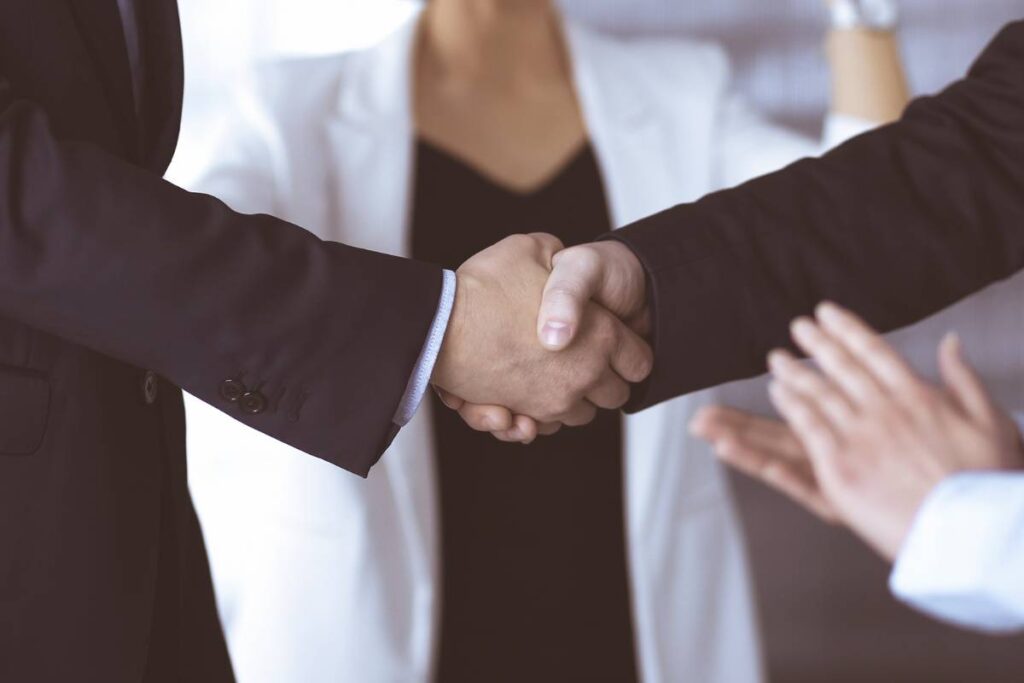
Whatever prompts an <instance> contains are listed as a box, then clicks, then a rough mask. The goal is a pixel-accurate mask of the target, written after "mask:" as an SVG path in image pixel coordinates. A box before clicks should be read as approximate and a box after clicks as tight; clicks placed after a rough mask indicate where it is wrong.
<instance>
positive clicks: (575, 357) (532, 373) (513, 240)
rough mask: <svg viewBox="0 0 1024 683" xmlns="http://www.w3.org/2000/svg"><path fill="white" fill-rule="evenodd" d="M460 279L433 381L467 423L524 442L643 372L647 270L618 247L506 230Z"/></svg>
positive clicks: (625, 388)
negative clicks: (574, 243)
mask: <svg viewBox="0 0 1024 683" xmlns="http://www.w3.org/2000/svg"><path fill="white" fill-rule="evenodd" d="M456 275H457V278H458V286H457V288H456V295H455V305H454V307H453V310H452V315H451V318H450V320H449V323H448V329H447V332H446V334H445V339H444V342H443V344H442V347H441V352H440V354H439V356H438V359H437V363H436V365H435V367H434V373H433V376H432V383H433V385H434V387H435V389H437V391H438V393H439V394H440V396H441V399H442V400H443V401H444V402H445V404H446V405H448V406H449V407H450V408H452V409H454V410H458V411H459V413H460V415H462V417H463V419H464V420H466V422H467V423H468V424H469V425H470V426H471V427H473V428H474V429H478V430H481V431H487V432H491V433H493V434H494V435H495V437H497V438H499V439H501V440H504V441H519V442H524V443H526V442H529V441H532V440H533V439H534V438H536V436H537V435H538V434H550V433H553V432H555V431H557V430H558V429H559V428H560V427H561V426H562V425H567V426H579V425H584V424H587V423H588V422H590V421H591V420H593V419H594V417H595V415H596V413H597V410H598V409H599V408H607V409H616V408H619V407H621V406H622V405H624V404H625V403H626V401H627V400H628V399H629V393H630V387H629V385H630V383H635V382H640V381H642V380H644V379H645V378H646V377H647V375H648V374H649V373H650V371H651V367H652V363H653V357H652V352H651V349H650V347H649V346H648V344H647V343H646V342H645V341H644V339H643V337H642V335H643V334H644V333H645V332H646V328H647V315H646V310H645V309H646V303H645V301H646V294H645V292H644V287H645V277H644V273H643V270H642V268H641V267H640V264H639V262H638V261H637V259H636V257H635V256H634V255H633V254H632V252H631V251H630V250H629V249H628V248H627V247H625V246H624V245H621V244H618V243H616V242H601V243H595V244H589V245H584V246H580V247H573V248H571V249H566V250H563V245H562V243H561V242H560V241H559V240H558V239H557V238H555V237H553V236H551V235H546V234H542V233H535V234H531V235H514V236H512V237H508V238H506V239H504V240H502V241H501V242H499V243H497V244H495V245H494V246H492V247H490V248H489V249H486V250H484V251H482V252H480V253H479V254H477V255H476V256H473V257H472V258H471V259H469V260H468V261H466V263H464V264H463V265H462V266H461V267H460V268H459V269H458V271H457V273H456Z"/></svg>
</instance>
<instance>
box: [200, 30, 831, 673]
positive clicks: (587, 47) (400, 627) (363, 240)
mask: <svg viewBox="0 0 1024 683" xmlns="http://www.w3.org/2000/svg"><path fill="white" fill-rule="evenodd" d="M415 25H416V19H415V18H413V19H411V20H410V21H409V22H408V23H406V24H404V25H403V26H402V27H401V28H400V29H399V30H398V31H397V32H396V33H395V34H394V35H393V36H391V37H390V38H388V39H387V40H385V41H384V42H383V43H381V44H380V45H378V46H376V47H374V48H372V49H368V50H365V51H360V52H355V53H350V54H345V55H338V56H331V57H327V58H315V59H305V60H301V61H292V62H287V63H282V64H277V65H274V66H272V67H270V68H269V69H267V70H265V71H263V72H262V73H261V75H260V76H259V77H258V78H257V79H256V81H255V82H254V83H252V84H251V87H249V88H247V91H246V96H245V97H243V98H242V103H241V104H240V106H239V110H238V111H236V112H234V114H233V116H232V117H231V118H230V119H229V122H230V126H229V128H228V129H227V132H226V134H225V137H224V139H223V140H222V144H220V145H218V146H216V147H215V148H214V149H213V150H211V152H212V153H213V154H214V155H215V157H214V158H213V160H212V163H211V164H210V166H209V168H208V172H207V173H206V175H205V179H204V180H203V181H202V182H201V183H200V188H199V189H202V190H203V191H205V192H209V193H211V194H214V195H217V196H219V197H221V198H223V199H224V200H225V201H226V202H227V203H228V204H230V205H231V206H233V207H234V208H236V209H238V210H241V211H246V212H265V213H273V214H275V215H277V216H280V217H282V218H285V219H287V220H290V221H292V222H295V223H297V224H299V225H302V226H304V227H306V228H307V229H309V230H311V231H313V232H315V233H316V234H317V235H319V236H320V237H322V238H324V239H328V240H337V241H342V242H346V243H348V244H352V245H356V246H360V247H365V248H368V249H373V250H377V251H383V252H390V253H394V254H406V253H407V252H408V249H409V244H410V235H409V215H410V194H411V193H410V181H411V175H412V173H411V169H412V168H413V164H412V161H413V159H412V155H413V150H414V142H415V137H414V129H413V116H412V106H411V82H412V81H411V78H412V76H411V65H412V54H413V51H412V46H413V42H414V35H415V31H414V27H415ZM566 35H567V39H568V45H569V52H570V54H571V58H572V65H573V75H574V77H575V84H576V87H577V89H578V95H579V100H580V103H581V105H582V111H583V116H584V118H585V121H586V126H587V129H588V131H589V133H590V139H591V142H592V144H593V147H594V149H595V151H596V155H597V158H598V160H599V162H600V166H601V171H602V174H603V178H604V182H605V184H606V191H607V197H608V202H609V204H610V210H611V215H612V217H613V220H614V223H615V224H616V225H618V226H621V225H625V224H627V223H629V222H632V221H634V220H636V219H639V218H641V217H643V216H646V215H649V214H651V213H654V212H656V211H658V210H661V209H664V208H667V207H669V206H671V205H673V204H676V203H679V202H683V201H688V200H693V199H696V198H698V197H700V196H701V195H703V194H706V193H707V192H709V191H711V190H714V189H716V188H719V187H722V186H726V185H730V184H734V183H736V182H739V181H741V180H744V179H747V178H749V177H752V176H754V175H757V174H760V173H762V172H766V171H769V170H773V169H774V168H776V167H778V166H781V165H783V164H784V163H786V162H789V161H791V160H793V159H795V158H797V157H800V156H804V155H807V154H813V153H815V152H816V151H817V149H818V145H817V142H816V141H809V140H806V139H804V138H802V137H800V136H796V135H793V134H790V133H788V132H785V131H782V130H779V129H777V128H774V127H772V126H769V125H767V124H765V123H764V122H762V121H760V120H759V119H757V117H755V116H752V115H751V114H750V113H749V112H747V111H746V110H745V109H744V108H743V107H742V106H741V105H740V104H738V103H737V101H736V100H734V99H732V98H731V97H730V96H729V93H728V84H729V66H728V63H727V60H726V58H725V56H724V54H723V52H722V51H721V50H720V49H719V48H717V47H715V46H713V45H708V44H701V43H695V42H689V41H684V40H633V41H620V40H617V39H612V38H610V37H608V36H604V35H600V34H597V33H594V32H591V31H590V30H587V29H585V28H583V27H581V26H578V25H575V24H568V25H567V26H566ZM834 128H835V127H834V126H833V129H834ZM339 352H344V350H339ZM336 380H337V381H342V382H343V381H344V378H343V377H341V378H336ZM707 397H708V394H707V393H704V394H696V395H692V396H688V397H684V398H680V399H677V400H674V401H671V402H669V403H667V404H664V405H661V406H658V407H656V408H652V409H650V410H648V411H646V412H644V413H641V414H639V415H635V416H630V417H628V418H626V424H625V432H626V446H625V477H624V480H625V486H626V510H625V511H624V514H625V515H626V520H627V533H628V539H629V540H628V554H629V558H628V559H629V576H630V579H631V589H632V604H633V620H634V630H635V634H636V638H637V648H636V650H637V653H638V658H639V663H638V665H639V669H640V672H641V675H642V679H643V680H644V681H647V682H649V683H658V682H670V681H683V680H688V681H700V682H701V683H749V682H755V681H760V680H762V678H763V674H762V662H761V654H760V651H759V644H758V638H757V630H756V623H755V622H756V619H755V611H754V606H753V601H752V597H751V589H750V585H749V581H748V575H747V565H746V558H745V554H744V547H743V543H742V538H741V532H740V529H739V526H738V523H737V519H736V515H735V512H734V509H733V506H732V503H731V501H730V497H729V494H728V491H727V486H726V480H725V477H724V473H723V472H722V470H721V469H720V468H719V465H718V464H717V463H716V461H715V460H714V458H713V457H712V455H711V454H710V453H709V451H708V450H707V449H706V448H705V447H704V446H703V445H702V444H700V443H698V442H696V441H695V440H693V439H691V438H690V437H688V436H687V430H686V427H687V423H688V421H689V418H690V417H691V415H692V414H693V413H694V411H695V410H696V409H697V408H698V407H699V406H700V405H702V404H704V403H706V402H707V400H708V398H707ZM429 413H430V410H429V406H428V405H426V404H424V406H423V407H422V408H421V409H420V411H419V413H418V415H417V416H416V418H415V419H414V420H413V422H412V423H411V424H410V425H409V426H408V427H406V428H405V429H404V430H402V432H401V434H400V435H399V437H398V439H397V440H396V441H395V443H394V445H393V446H392V448H391V449H390V450H389V451H388V452H387V453H386V454H385V455H384V457H383V458H382V459H381V461H380V463H379V464H378V465H377V466H376V467H375V468H374V469H373V471H372V472H371V474H370V477H369V479H368V480H366V481H364V480H362V479H360V478H358V477H355V476H353V475H351V474H349V473H347V472H344V471H342V470H339V469H336V468H334V467H332V466H331V465H328V464H326V463H324V462H321V461H318V460H316V459H314V458H310V457H307V456H304V455H302V454H299V453H297V452H294V451H292V450H291V449H290V448H288V447H286V446H284V445H282V444H280V443H277V442H275V441H272V440H271V439H269V438H267V437H265V436H262V435H260V434H258V433H256V432H255V431H252V430H249V429H247V428H246V427H244V426H242V425H240V424H238V423H236V422H234V421H232V420H231V419H230V418H227V417H225V416H223V415H221V414H220V413H219V412H217V411H215V410H213V409H212V408H210V407H208V406H204V405H202V404H200V403H199V402H198V401H190V403H189V420H190V421H189V426H190V441H189V449H190V462H191V464H190V467H191V471H192V485H193V493H194V496H195V499H196V503H197V507H198V509H199V512H200V516H201V519H202V521H203V525H204V528H205V530H206V534H207V538H208V541H209V548H210V554H211V562H212V567H213V572H214V578H215V582H216V587H217V590H218V594H219V601H220V607H221V611H222V616H223V619H224V624H225V629H226V632H227V636H228V641H229V644H230V647H231V652H232V655H233V658H234V663H235V667H236V671H237V674H238V678H239V680H240V681H241V682H242V683H253V682H257V681H266V682H268V683H269V682H274V683H280V682H281V681H302V682H303V683H315V682H318V681H325V682H327V681H331V682H334V681H346V682H349V681H351V682H358V683H375V682H377V681H381V682H383V681H396V682H402V683H407V682H408V683H414V682H424V683H426V682H427V681H429V680H430V677H431V676H430V674H431V667H432V663H433V653H434V650H435V644H436V641H437V635H438V634H437V630H438V629H437V614H438V607H439V605H440V600H441V596H440V595H439V590H438V586H439V571H440V568H439V552H438V531H439V530H438V514H437V501H436V490H435V480H434V470H433V466H434V460H433V453H432V451H433V439H432V433H431V420H430V414H429ZM529 494H530V492H529V491H524V492H523V495H529ZM495 618H498V619H500V618H501V615H495Z"/></svg>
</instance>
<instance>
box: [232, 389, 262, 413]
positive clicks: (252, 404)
mask: <svg viewBox="0 0 1024 683" xmlns="http://www.w3.org/2000/svg"><path fill="white" fill-rule="evenodd" d="M238 406H239V407H240V408H241V409H242V412H243V413H245V414H246V415H259V414H260V413H262V412H263V411H264V410H266V409H267V399H266V398H265V397H264V396H263V394H261V393H260V392H258V391H247V392H245V393H244V394H242V398H240V399H239V400H238Z"/></svg>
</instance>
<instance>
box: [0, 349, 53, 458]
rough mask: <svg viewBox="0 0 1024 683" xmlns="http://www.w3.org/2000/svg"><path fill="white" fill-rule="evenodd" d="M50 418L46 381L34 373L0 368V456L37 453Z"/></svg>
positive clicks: (38, 373)
mask: <svg viewBox="0 0 1024 683" xmlns="http://www.w3.org/2000/svg"><path fill="white" fill-rule="evenodd" d="M49 417H50V381H49V380H48V379H47V377H46V375H45V374H43V373H41V372H37V371H35V370H29V369H26V368H15V367H11V366H9V365H0V456H4V455H31V454H33V453H35V452H36V451H38V450H39V447H40V446H41V445H42V443H43V437H44V436H45V435H46V423H47V421H48V420H49Z"/></svg>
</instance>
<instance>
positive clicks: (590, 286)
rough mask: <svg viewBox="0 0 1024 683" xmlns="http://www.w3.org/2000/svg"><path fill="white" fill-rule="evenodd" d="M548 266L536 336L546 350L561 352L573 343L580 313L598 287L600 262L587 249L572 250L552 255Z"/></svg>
mask: <svg viewBox="0 0 1024 683" xmlns="http://www.w3.org/2000/svg"><path fill="white" fill-rule="evenodd" d="M551 264H552V270H551V275H550V276H548V282H547V285H545V287H544V295H543V297H542V299H541V304H540V313H539V314H538V317H537V336H538V337H539V338H540V343H541V345H543V346H544V347H545V348H547V349H550V350H552V351H561V350H562V349H564V348H566V347H567V346H569V344H570V343H572V340H573V338H575V336H576V333H577V332H578V331H579V328H580V320H581V319H582V318H583V311H584V310H585V307H586V305H587V303H588V302H589V301H590V299H591V297H593V295H594V293H595V292H597V290H598V288H599V287H600V283H601V262H600V259H598V258H597V256H596V255H595V254H593V253H592V252H591V251H590V250H588V249H585V248H571V249H566V250H565V251H561V252H559V253H557V254H555V255H554V257H553V258H552V259H551Z"/></svg>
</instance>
